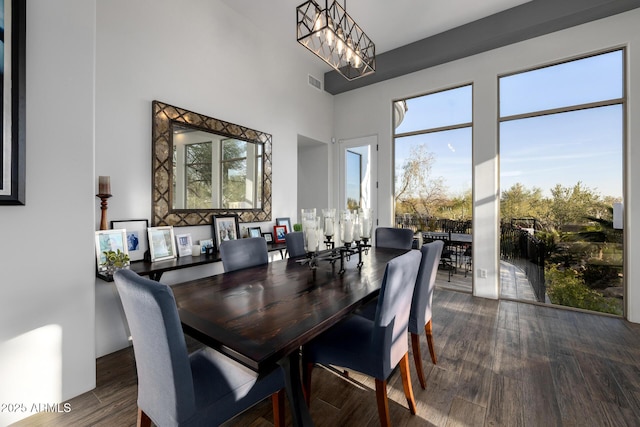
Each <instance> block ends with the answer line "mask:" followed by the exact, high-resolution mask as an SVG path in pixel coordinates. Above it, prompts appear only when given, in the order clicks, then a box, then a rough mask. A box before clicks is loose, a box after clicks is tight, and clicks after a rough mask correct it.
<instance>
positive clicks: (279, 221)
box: [276, 217, 293, 234]
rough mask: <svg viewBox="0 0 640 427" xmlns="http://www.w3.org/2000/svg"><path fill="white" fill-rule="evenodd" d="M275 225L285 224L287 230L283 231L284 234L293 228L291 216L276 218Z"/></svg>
mask: <svg viewBox="0 0 640 427" xmlns="http://www.w3.org/2000/svg"><path fill="white" fill-rule="evenodd" d="M276 225H284V226H286V227H287V230H286V231H285V232H284V233H285V234H287V233H291V232H292V231H293V228H291V218H284V217H283V218H276Z"/></svg>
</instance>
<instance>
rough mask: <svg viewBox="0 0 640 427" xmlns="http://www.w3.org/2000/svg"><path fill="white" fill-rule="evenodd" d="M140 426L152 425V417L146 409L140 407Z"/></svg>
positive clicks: (138, 424) (147, 426)
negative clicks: (145, 411)
mask: <svg viewBox="0 0 640 427" xmlns="http://www.w3.org/2000/svg"><path fill="white" fill-rule="evenodd" d="M137 426H138V427H151V418H149V416H148V415H147V414H145V413H144V411H143V410H142V409H140V408H138V423H137Z"/></svg>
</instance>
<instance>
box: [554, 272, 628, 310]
mask: <svg viewBox="0 0 640 427" xmlns="http://www.w3.org/2000/svg"><path fill="white" fill-rule="evenodd" d="M545 281H546V285H547V294H548V295H549V299H550V300H551V302H552V303H553V304H559V305H564V306H568V307H575V308H582V309H585V310H592V311H599V312H601V313H611V314H617V315H622V309H621V307H620V305H619V304H618V303H617V302H616V301H615V299H613V298H606V297H604V296H603V295H602V294H601V293H599V292H597V291H594V290H592V289H589V288H588V287H587V286H586V285H585V283H584V280H583V279H582V277H581V275H580V274H579V273H578V272H577V271H575V270H572V269H563V270H561V269H559V268H558V267H557V266H556V265H551V266H550V267H548V268H547V269H545Z"/></svg>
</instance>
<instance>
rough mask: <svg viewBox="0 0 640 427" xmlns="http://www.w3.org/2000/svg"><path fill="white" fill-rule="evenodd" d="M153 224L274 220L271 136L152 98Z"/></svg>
mask: <svg viewBox="0 0 640 427" xmlns="http://www.w3.org/2000/svg"><path fill="white" fill-rule="evenodd" d="M152 110H153V129H152V145H153V154H152V164H153V176H152V185H153V194H152V201H151V203H152V210H153V213H152V220H151V223H152V225H153V226H164V225H175V226H181V225H205V224H210V223H211V215H213V214H216V215H227V214H236V215H238V218H239V220H240V222H259V221H269V220H271V135H269V134H267V133H264V132H260V131H257V130H253V129H249V128H246V127H244V126H240V125H236V124H233V123H228V122H225V121H222V120H218V119H214V118H212V117H208V116H205V115H202V114H198V113H194V112H192V111H188V110H185V109H183V108H179V107H174V106H172V105H168V104H165V103H163V102H159V101H153V104H152Z"/></svg>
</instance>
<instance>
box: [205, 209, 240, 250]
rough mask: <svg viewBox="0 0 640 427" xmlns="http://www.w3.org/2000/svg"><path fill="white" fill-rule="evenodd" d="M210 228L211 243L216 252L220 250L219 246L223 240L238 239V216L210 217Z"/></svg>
mask: <svg viewBox="0 0 640 427" xmlns="http://www.w3.org/2000/svg"><path fill="white" fill-rule="evenodd" d="M211 226H212V227H213V241H214V244H215V247H216V248H217V249H218V250H220V244H221V243H222V242H224V241H225V240H237V239H239V238H240V225H239V223H238V215H212V216H211Z"/></svg>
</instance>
